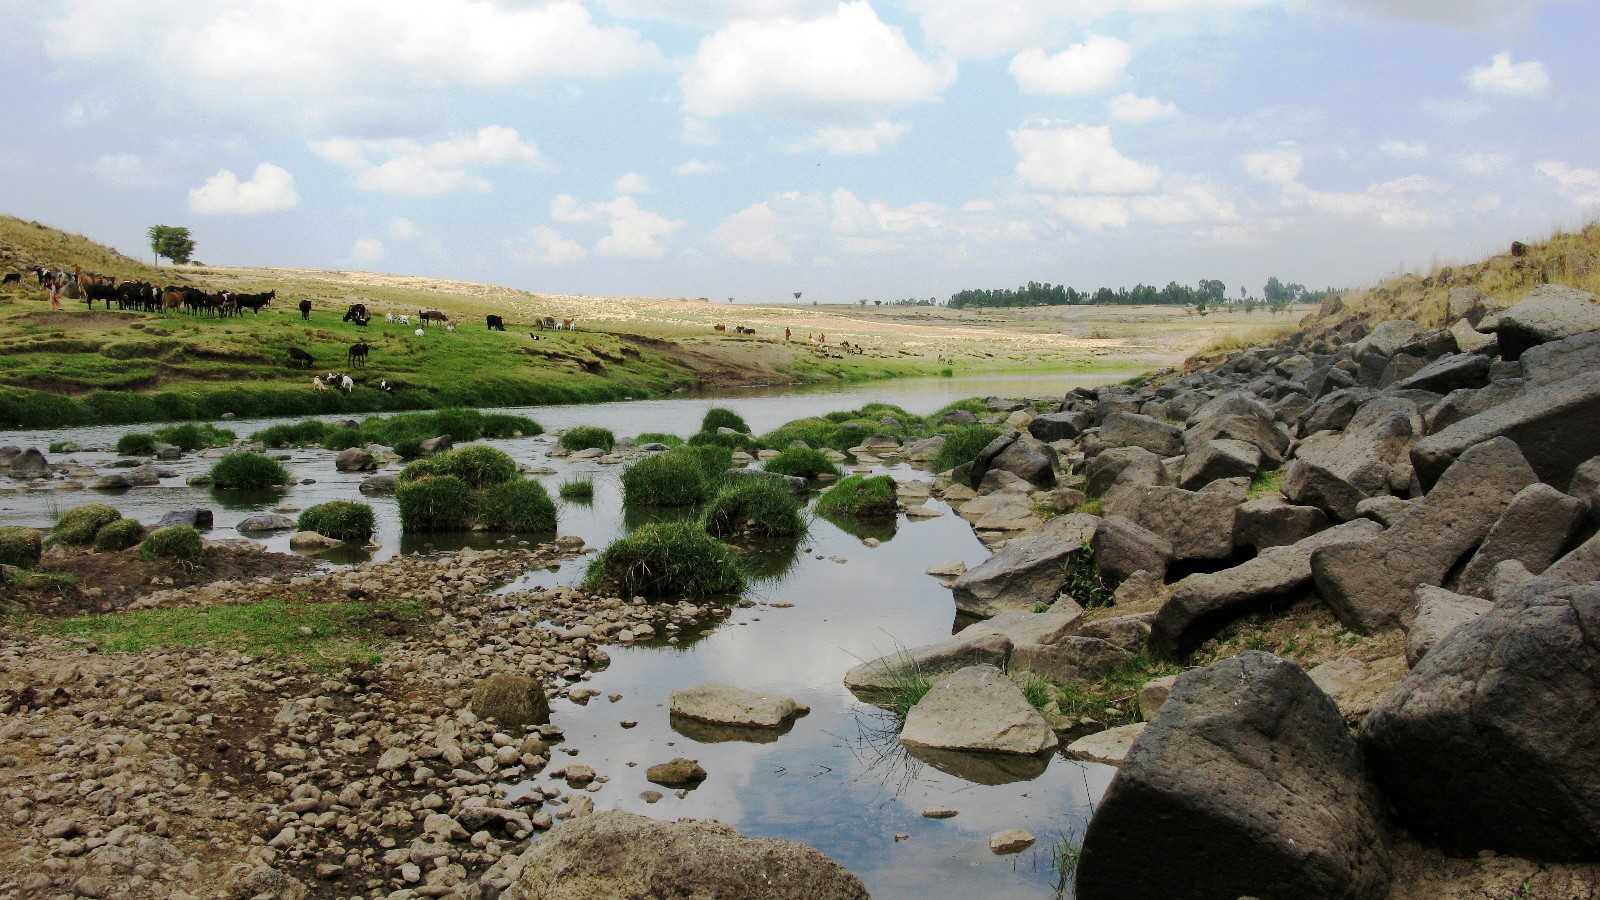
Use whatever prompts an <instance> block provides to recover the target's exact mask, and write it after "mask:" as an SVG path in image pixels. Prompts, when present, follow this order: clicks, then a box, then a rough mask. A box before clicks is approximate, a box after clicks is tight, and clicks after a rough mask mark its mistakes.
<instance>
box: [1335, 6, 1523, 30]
mask: <svg viewBox="0 0 1600 900" xmlns="http://www.w3.org/2000/svg"><path fill="white" fill-rule="evenodd" d="M1338 4H1339V5H1342V6H1344V7H1346V8H1347V9H1349V10H1351V11H1353V12H1359V13H1369V14H1372V15H1375V16H1379V17H1382V18H1386V19H1406V20H1410V21H1416V22H1428V23H1432V24H1436V25H1448V26H1451V27H1455V28H1469V27H1476V26H1484V25H1498V24H1503V23H1506V22H1508V21H1513V20H1516V19H1520V18H1522V17H1523V16H1525V15H1526V14H1527V12H1528V11H1530V10H1531V9H1532V8H1533V6H1534V2H1533V0H1338Z"/></svg>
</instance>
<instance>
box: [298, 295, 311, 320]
mask: <svg viewBox="0 0 1600 900" xmlns="http://www.w3.org/2000/svg"><path fill="white" fill-rule="evenodd" d="M300 318H301V319H304V320H305V321H307V322H309V321H311V301H310V300H301V301H300Z"/></svg>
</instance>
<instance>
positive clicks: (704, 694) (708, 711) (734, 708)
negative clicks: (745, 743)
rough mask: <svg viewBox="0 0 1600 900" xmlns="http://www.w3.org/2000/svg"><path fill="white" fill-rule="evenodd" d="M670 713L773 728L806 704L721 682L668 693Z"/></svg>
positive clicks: (805, 709)
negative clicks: (669, 696) (670, 700)
mask: <svg viewBox="0 0 1600 900" xmlns="http://www.w3.org/2000/svg"><path fill="white" fill-rule="evenodd" d="M671 709H672V713H673V714H674V715H679V716H687V717H688V718H691V719H697V720H699V721H701V722H710V723H712V724H715V725H742V726H750V727H758V728H777V727H778V726H780V725H782V724H783V723H784V722H786V721H788V720H789V719H792V718H794V717H795V716H798V715H804V714H806V713H807V712H809V711H810V707H808V706H806V705H805V704H804V703H798V702H796V701H795V700H794V698H792V697H781V696H778V695H777V694H764V693H760V692H758V691H747V690H744V689H742V688H736V687H729V686H727V685H721V684H700V685H695V686H694V687H688V688H679V689H678V690H675V691H673V692H672V703H671Z"/></svg>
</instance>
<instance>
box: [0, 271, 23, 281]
mask: <svg viewBox="0 0 1600 900" xmlns="http://www.w3.org/2000/svg"><path fill="white" fill-rule="evenodd" d="M21 283H22V275H21V274H20V273H18V272H7V273H6V277H5V280H4V281H0V284H21Z"/></svg>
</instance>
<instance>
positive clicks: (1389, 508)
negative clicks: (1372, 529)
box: [1356, 494, 1417, 528]
mask: <svg viewBox="0 0 1600 900" xmlns="http://www.w3.org/2000/svg"><path fill="white" fill-rule="evenodd" d="M1416 508H1417V507H1416V506H1415V505H1413V503H1412V501H1410V500H1402V499H1400V498H1399V497H1396V496H1394V495H1393V494H1384V495H1383V496H1381V497H1368V498H1367V499H1365V500H1363V501H1361V502H1360V503H1357V504H1356V515H1357V516H1360V517H1361V518H1363V519H1371V520H1372V521H1374V522H1377V523H1378V524H1380V525H1382V526H1383V527H1385V528H1393V527H1394V526H1395V523H1397V522H1399V521H1400V520H1401V519H1403V518H1405V517H1406V516H1408V515H1410V514H1411V513H1412V512H1414V511H1415V510H1416Z"/></svg>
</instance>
